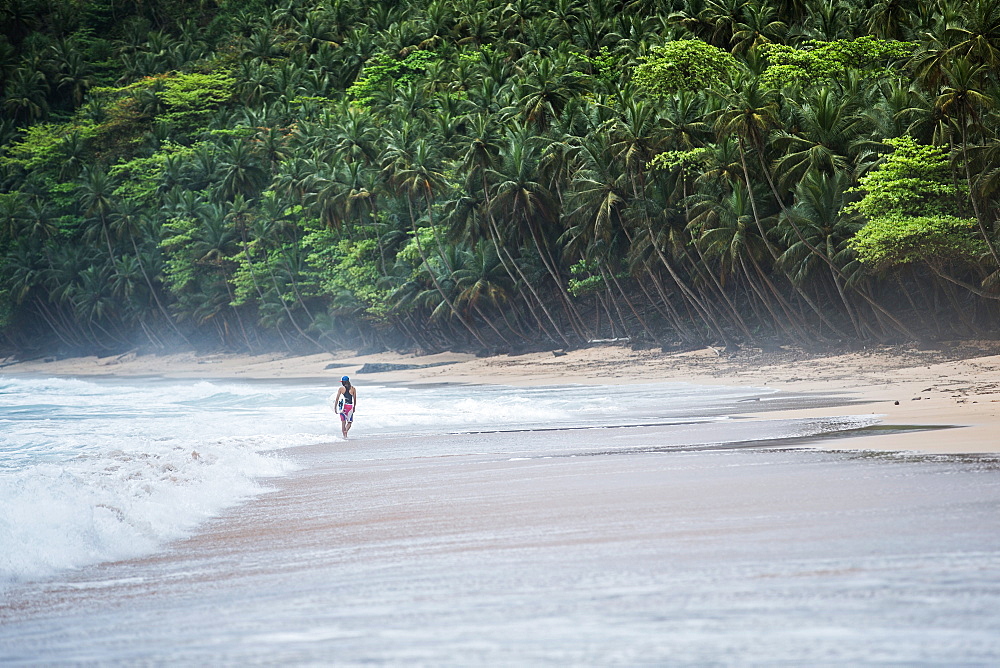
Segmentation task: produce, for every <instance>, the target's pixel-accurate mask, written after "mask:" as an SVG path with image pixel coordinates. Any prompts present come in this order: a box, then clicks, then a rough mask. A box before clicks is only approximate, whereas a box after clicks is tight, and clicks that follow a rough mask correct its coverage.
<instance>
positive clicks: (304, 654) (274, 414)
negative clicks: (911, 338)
mask: <svg viewBox="0 0 1000 668" xmlns="http://www.w3.org/2000/svg"><path fill="white" fill-rule="evenodd" d="M8 362H10V361H8ZM998 369H1000V347H998V346H997V344H994V343H986V342H961V343H955V344H953V345H949V346H940V347H938V348H936V349H933V350H923V349H919V348H916V347H897V348H877V349H871V350H860V351H854V352H850V353H842V354H837V355H831V354H826V355H823V354H809V353H806V352H803V351H798V350H789V349H781V350H775V351H763V350H759V349H744V350H741V351H735V352H733V351H729V352H727V351H721V350H714V349H709V348H706V349H702V350H693V351H688V352H683V353H668V352H662V351H658V350H657V351H653V350H632V349H631V348H628V347H624V346H616V345H604V346H600V347H596V346H595V347H590V348H586V349H580V350H573V351H565V353H563V352H562V351H557V352H556V353H553V352H547V353H536V354H530V355H520V356H500V357H491V358H477V357H474V356H471V355H463V354H454V353H444V354H439V355H427V356H408V355H399V354H390V353H380V354H372V355H359V354H357V353H354V352H352V351H342V352H340V353H327V354H317V355H308V356H287V355H276V354H273V355H260V356H240V355H193V354H178V355H170V356H153V355H144V356H137V355H124V356H119V357H107V358H100V359H98V358H93V357H90V358H79V359H64V360H50V361H45V360H35V361H25V362H19V363H14V364H7V365H6V366H4V367H3V368H2V369H0V374H2V375H4V376H5V380H7V381H9V388H11V389H10V392H11V396H12V397H13V398H12V399H11V401H10V406H11V411H9V412H8V416H7V418H8V421H9V425H10V429H11V433H12V434H13V433H15V432H16V433H17V434H20V439H21V440H20V441H19V442H23V443H25V444H26V445H25V446H24V447H21V448H20V450H17V451H16V452H15V451H14V450H12V451H11V452H12V453H13V454H15V455H16V454H17V452H27V453H30V452H31V450H32V449H33V448H34V449H36V450H38V451H39V455H40V456H39V458H38V459H39V460H40V462H39V463H38V464H37V465H36V464H34V463H32V462H28V461H25V462H24V463H22V464H21V468H20V469H17V468H16V467H17V465H18V461H20V460H16V461H15V460H12V463H13V464H14V468H12V469H11V472H10V473H9V474H8V476H7V484H6V487H5V488H3V487H0V491H2V490H3V489H6V494H7V496H6V500H5V511H6V515H5V516H0V538H2V537H3V536H4V532H7V534H9V535H8V537H7V539H8V542H9V543H10V544H11V545H12V546H13V548H12V549H11V551H10V552H9V555H10V554H12V555H15V556H17V555H20V556H19V557H18V559H19V560H18V561H16V562H14V561H11V562H10V563H9V564H8V566H17V565H18V564H21V565H22V566H23V568H21V571H14V572H15V573H20V575H18V577H17V578H15V579H12V580H11V581H10V582H9V583H8V585H7V589H6V590H3V589H0V664H4V665H21V664H24V665H37V664H46V665H67V664H80V663H84V664H87V663H97V664H120V665H135V664H155V665H249V664H265V665H329V664H331V663H333V664H337V665H373V664H374V665H435V666H439V665H440V666H451V665H454V666H480V665H481V666H495V665H559V666H564V665H587V666H590V665H616V664H624V665H733V666H743V665H774V664H783V665H874V664H877V663H884V662H886V661H889V662H891V663H897V664H905V665H996V663H997V659H998V657H1000V633H998V629H1000V613H998V612H997V611H1000V588H998V587H997V582H1000V524H998V523H1000V514H998V513H997V508H998V507H1000V478H998V477H997V472H998V471H1000V463H998V458H997V457H996V456H995V454H989V453H996V452H997V451H1000V447H998V442H997V440H998V439H997V437H996V434H997V426H998V425H997V408H998V407H1000V391H998V390H1000V388H998V385H1000V383H998V374H997V371H998ZM344 374H348V375H350V376H352V378H353V379H354V380H355V382H356V384H357V386H358V388H359V393H360V396H361V397H362V398H361V406H362V409H363V410H365V409H366V408H367V411H368V412H367V413H363V416H364V417H363V419H362V420H361V421H360V424H359V425H358V429H357V430H356V431H357V437H355V432H354V431H352V433H351V439H350V440H347V441H344V440H340V439H339V438H337V435H338V434H337V432H338V431H339V425H338V424H336V423H335V422H334V420H335V418H334V416H333V415H332V413H331V412H330V411H329V407H328V406H327V405H326V403H325V402H326V401H327V397H328V396H329V393H330V390H331V389H332V388H333V387H335V386H336V385H337V384H338V382H339V379H340V376H342V375H344ZM15 376H16V377H15ZM102 377H103V378H102ZM164 377H165V378H166V379H167V380H162V378H164ZM201 379H206V380H211V381H212V382H197V381H200V380H201ZM146 380H148V382H145V381H146ZM190 380H195V382H189V381H190ZM234 380H235V381H237V382H231V381H234ZM274 380H279V381H281V382H271V381H274ZM133 381H135V382H133ZM242 381H249V382H242ZM674 381H682V382H684V383H692V384H696V386H695V387H692V386H691V385H677V386H675V385H673V382H674ZM601 385H604V387H600V386H601ZM607 385H611V387H610V388H609V387H607ZM366 386H368V388H369V390H368V394H367V395H366V394H365V392H366V389H365V388H366ZM510 386H514V388H511V387H510ZM765 388H766V389H765ZM18 392H19V393H20V394H17V393H18ZM123 393H127V394H123ZM364 397H368V402H369V403H368V404H367V405H366V404H365V403H364V402H365V398H364ZM591 397H594V398H595V399H598V400H601V401H602V402H603V403H602V404H601V405H600V407H591V406H590V405H589V401H590V399H591ZM435 402H437V403H438V404H439V405H440V408H439V409H438V410H436V411H435V410H431V409H430V408H429V407H433V406H434V405H435ZM616 402H620V403H622V404H623V406H622V407H621V410H617V409H618V407H617V406H616V405H615V404H616ZM713 402H714V403H713ZM608 403H610V404H611V405H610V410H609V407H608V406H606V405H605V404H608ZM466 406H469V407H471V408H470V411H469V412H470V413H471V414H472V415H473V418H474V419H472V421H470V422H468V424H469V425H471V426H469V427H464V426H463V425H465V424H466V423H465V422H463V420H464V419H465V417H464V413H463V412H462V411H463V408H464V407H466ZM539 406H540V407H541V408H536V410H535V412H531V409H532V408H533V407H539ZM565 406H570V407H571V408H572V410H570V411H569V418H568V421H563V422H561V423H560V422H558V421H557V420H555V418H554V416H553V413H554V412H557V411H558V410H559V407H565ZM790 406H792V407H797V408H795V409H791V408H789V407H790ZM767 407H770V410H764V409H765V408H767ZM599 408H600V409H603V411H604V412H601V411H600V410H599ZM543 409H544V410H543ZM647 409H648V411H649V412H644V411H646V410H647ZM646 415H654V416H657V417H653V418H646V417H645V416H646ZM401 416H402V417H401ZM407 416H408V417H407ZM498 416H499V417H498ZM595 416H597V417H595ZM601 416H613V418H614V420H617V422H615V421H614V420H613V421H612V423H608V422H606V421H605V418H604V417H601ZM515 417H516V419H517V420H521V421H522V422H521V424H534V425H536V426H538V427H539V428H538V429H536V430H531V429H529V430H526V431H519V430H518V429H517V427H518V423H517V422H516V421H514V422H512V421H511V420H512V418H515ZM418 418H422V419H423V421H422V422H420V423H419V424H417V422H418ZM445 418H447V419H448V420H451V421H450V422H444V423H443V421H444V420H445ZM532 420H533V421H534V422H531V421H532ZM628 420H631V424H628V423H627V421H628ZM873 420H879V421H880V424H881V425H885V426H887V427H892V426H893V425H896V426H899V427H903V426H906V427H911V428H909V429H891V428H890V429H886V430H882V431H884V433H878V432H879V430H877V429H875V430H872V429H871V428H870V425H871V424H872V422H873ZM397 425H404V427H403V428H402V429H400V428H399V427H398V426H397ZM480 425H485V426H480ZM845 425H847V426H846V427H845ZM852 425H863V426H859V427H853V426H852ZM918 425H923V426H927V427H933V426H950V427H953V428H950V429H927V430H919V429H917V430H914V429H912V427H913V426H918ZM508 427H510V428H508ZM854 429H858V431H857V432H855V431H854ZM838 430H843V431H844V432H845V433H846V434H853V433H865V434H867V435H865V436H851V435H844V434H843V433H837V432H838ZM50 444H55V445H50ZM57 447H62V448H63V450H62V451H60V450H56V449H54V448H57ZM45 448H48V449H45ZM893 450H897V451H902V452H891V451H893ZM63 451H64V452H65V454H62V452H63ZM914 451H917V454H912V453H913V452H914ZM921 452H927V453H934V454H932V455H930V456H925V455H923V454H920V453H921ZM977 453H983V454H977ZM953 455H962V456H953ZM60 456H61V457H62V458H61V459H59V457H60ZM52 461H54V462H58V465H53V464H51V463H49V462H52ZM0 482H4V480H3V479H0ZM241 490H242V491H241ZM5 520H6V521H7V524H6V525H5V524H4V521H5ZM181 520H183V522H181ZM177 522H181V523H180V524H177ZM2 555H3V553H0V556H2ZM94 555H96V556H94ZM72 558H76V559H77V560H76V561H73V560H72ZM44 559H49V560H52V563H53V564H54V565H53V566H52V567H51V568H49V569H48V570H47V571H44V572H40V573H39V574H37V575H34V574H33V573H34V572H35V571H34V570H32V569H36V567H37V565H38V564H39V562H42V561H43V560H44ZM60 560H62V561H60ZM2 563H3V562H0V564H2ZM60 564H62V565H60ZM8 570H10V569H8Z"/></svg>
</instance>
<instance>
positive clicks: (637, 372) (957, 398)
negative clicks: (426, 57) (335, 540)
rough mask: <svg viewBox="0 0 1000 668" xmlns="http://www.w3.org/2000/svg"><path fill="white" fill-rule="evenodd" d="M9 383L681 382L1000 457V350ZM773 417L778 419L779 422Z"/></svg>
mask: <svg viewBox="0 0 1000 668" xmlns="http://www.w3.org/2000/svg"><path fill="white" fill-rule="evenodd" d="M0 373H3V374H9V373H17V374H33V375H56V376H121V377H128V376H162V377H167V378H228V379H281V380H296V379H301V380H311V381H315V380H320V381H329V382H330V383H331V385H335V384H336V381H337V380H338V379H339V377H340V376H341V375H343V374H348V375H350V376H352V378H354V380H355V382H356V383H357V384H358V385H359V386H361V387H363V386H364V385H365V384H366V383H375V384H383V383H392V384H411V383H464V384H477V385H482V384H500V385H515V386H517V385H561V384H571V383H572V384H585V385H600V384H637V383H652V382H671V381H681V382H688V383H698V384H711V385H728V386H739V387H746V386H753V387H762V386H766V387H769V388H773V389H777V390H783V391H787V392H794V393H816V394H823V395H833V396H840V397H843V398H845V399H850V400H851V401H853V402H863V405H861V406H858V407H856V410H864V412H868V413H872V414H875V415H879V416H882V417H881V419H882V420H883V422H884V424H887V425H908V426H909V425H928V426H955V427H958V428H956V429H949V430H934V431H924V432H910V433H905V434H898V433H897V434H886V435H879V436H877V437H872V436H863V437H858V438H843V439H839V440H838V441H837V443H836V447H837V448H852V449H877V450H888V451H892V450H895V451H921V452H928V453H937V454H962V453H995V452H1000V342H996V341H956V342H946V343H941V344H937V345H935V346H933V347H917V346H913V345H902V346H882V347H875V348H870V349H864V350H859V351H853V352H848V353H839V354H823V353H808V352H805V351H801V350H794V349H785V348H781V349H777V350H775V351H767V352H765V351H763V350H761V349H757V348H748V349H744V350H739V351H735V352H727V351H723V350H717V349H714V348H704V349H700V350H693V351H687V352H679V353H670V352H661V351H658V350H633V349H631V348H629V347H627V346H624V345H615V344H604V345H595V346H592V347H588V348H582V349H577V350H570V351H565V352H564V351H557V352H540V353H530V354H524V355H517V356H507V355H502V356H495V357H486V358H477V357H476V356H474V355H471V354H462V353H440V354H435V355H421V356H416V355H402V354H397V353H389V352H385V353H377V354H367V355H365V354H358V353H356V352H355V351H348V350H345V351H339V352H335V353H322V354H313V355H284V354H266V355H236V354H201V355H199V354H194V353H181V354H172V355H136V354H135V353H129V354H125V355H119V356H112V357H104V358H98V357H80V358H67V359H55V358H43V359H38V360H32V361H24V362H17V361H15V360H6V361H0ZM805 411H807V412H808V416H809V417H825V416H832V415H837V414H840V413H841V412H842V409H841V408H838V407H836V406H832V407H829V408H809V409H805ZM803 413H804V411H803V410H798V411H789V412H787V413H786V415H787V416H788V417H803V416H804V415H803ZM748 415H750V416H753V413H752V412H751V413H748ZM767 415H768V416H769V417H772V418H773V417H777V416H776V414H775V413H774V412H773V411H771V412H768V413H767Z"/></svg>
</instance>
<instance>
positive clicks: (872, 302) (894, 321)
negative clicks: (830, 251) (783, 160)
mask: <svg viewBox="0 0 1000 668" xmlns="http://www.w3.org/2000/svg"><path fill="white" fill-rule="evenodd" d="M757 158H758V160H759V161H760V168H761V170H762V171H763V173H764V178H765V179H766V180H767V185H768V187H769V188H770V189H771V193H772V194H773V195H774V199H775V201H776V202H777V203H778V206H779V207H780V208H781V212H782V213H784V214H785V219H786V220H787V221H788V224H789V225H791V226H792V229H793V230H794V231H795V236H796V237H798V239H799V241H801V242H802V244H803V245H804V246H805V247H806V248H808V249H809V250H810V251H811V252H812V253H813V254H814V255H816V257H818V258H819V259H820V260H822V261H823V262H825V263H826V264H827V265H828V266H829V267H830V269H831V270H833V272H834V273H835V274H837V276H839V277H841V278H842V279H844V281H845V282H846V281H847V276H845V275H844V272H843V271H841V269H840V267H838V266H837V265H836V263H835V262H834V261H833V260H831V259H830V258H829V257H828V256H827V255H826V253H824V252H822V251H821V250H820V249H818V248H816V246H814V245H813V244H812V243H810V241H809V240H808V239H806V236H805V234H803V233H802V230H801V229H800V228H799V226H798V225H797V224H796V223H795V220H794V219H793V218H792V216H790V215H789V214H788V209H787V208H786V207H785V203H784V201H782V199H781V195H779V194H778V189H777V188H776V187H775V185H774V179H772V178H771V172H770V170H768V169H767V166H766V165H765V164H764V156H763V155H761V153H760V151H758V152H757ZM744 169H746V165H745V164H744ZM748 178H749V177H748ZM751 201H752V198H751ZM857 292H858V294H859V295H861V298H862V299H864V300H865V301H866V302H868V303H869V304H870V305H871V307H872V308H873V309H875V310H876V311H877V312H878V313H879V314H880V315H881V316H882V317H884V318H885V319H886V320H888V321H889V322H890V323H892V326H893V328H895V329H896V330H897V331H898V332H900V333H901V334H904V335H905V336H908V337H910V338H911V339H916V338H918V337H917V335H916V334H914V333H913V332H912V331H910V329H909V328H908V327H907V326H906V325H904V324H903V323H902V322H900V321H899V319H898V318H896V316H894V315H893V314H892V313H890V312H889V311H888V310H887V309H885V308H884V307H883V306H882V305H881V304H879V303H878V302H877V301H875V300H874V299H872V298H871V297H869V296H868V295H867V294H865V293H864V292H863V291H857ZM799 294H800V295H802V296H803V298H805V299H806V303H807V304H809V306H810V307H811V308H812V309H813V311H815V312H816V315H818V316H819V317H820V318H821V319H822V320H823V322H824V323H826V325H827V326H828V327H830V328H831V329H832V330H833V331H834V332H835V333H836V334H838V335H840V336H843V333H842V332H840V330H839V329H837V328H836V327H834V326H833V324H832V323H830V321H829V320H827V318H826V317H825V316H824V315H823V314H822V311H820V310H819V309H818V308H817V307H816V306H815V304H813V303H812V300H811V299H809V298H808V297H807V296H806V295H805V294H804V292H803V291H799Z"/></svg>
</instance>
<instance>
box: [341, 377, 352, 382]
mask: <svg viewBox="0 0 1000 668" xmlns="http://www.w3.org/2000/svg"><path fill="white" fill-rule="evenodd" d="M345 380H350V378H348V377H347V376H344V377H343V378H341V379H340V382H342V383H343V382H344V381H345Z"/></svg>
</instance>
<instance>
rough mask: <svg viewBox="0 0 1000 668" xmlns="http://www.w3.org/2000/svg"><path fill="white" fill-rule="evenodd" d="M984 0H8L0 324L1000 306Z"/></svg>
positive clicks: (183, 341) (819, 324)
mask: <svg viewBox="0 0 1000 668" xmlns="http://www.w3.org/2000/svg"><path fill="white" fill-rule="evenodd" d="M998 73H1000V0H972V1H958V0H939V1H937V2H915V1H912V0H885V1H882V0H878V1H874V2H873V1H869V0H781V1H774V2H763V1H760V0H748V1H744V0H635V1H634V2H614V1H610V0H512V1H511V2H509V3H495V2H488V1H486V0H412V1H406V2H402V1H397V2H392V1H391V0H390V1H385V2H370V1H367V0H352V1H350V2H348V1H345V0H326V1H318V0H314V1H311V2H306V1H302V0H278V1H270V0H247V1H244V2H230V1H225V0H216V1H215V2H213V1H211V0H199V1H198V2H195V1H194V0H144V1H143V2H141V3H133V2H124V1H123V0H111V1H103V2H97V1H87V0H0V277H2V280H0V343H2V347H4V348H7V349H10V350H22V351H23V350H48V351H55V350H61V351H67V352H81V351H88V352H112V351H121V350H127V349H131V348H134V347H141V348H143V349H149V350H157V349H165V348H176V347H177V346H194V347H212V348H225V349H230V350H244V351H251V352H253V351H263V350H270V349H275V348H285V349H288V350H295V351H308V350H328V349H334V348H337V347H342V346H347V347H352V346H354V347H366V348H380V347H392V348H397V349H421V350H426V351H432V350H441V349H446V348H452V349H466V350H482V351H490V352H500V351H517V350H525V349H535V348H540V347H573V346H577V345H581V344H583V343H585V342H587V341H590V340H594V339H608V338H623V337H629V338H630V339H631V340H632V341H633V342H635V343H637V344H640V345H658V346H666V347H673V346H690V345H705V344H711V345H744V344H746V345H753V344H756V343H760V342H762V341H778V342H783V343H789V344H797V345H815V344H819V345H841V344H857V343H863V342H887V341H902V340H916V339H924V338H955V337H968V336H984V335H989V336H995V335H996V334H997V331H998V329H1000V238H998V231H997V226H998V196H1000V141H998V123H997V120H998V113H1000V110H998V102H1000V86H998V84H1000V81H998V76H1000V75H998Z"/></svg>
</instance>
